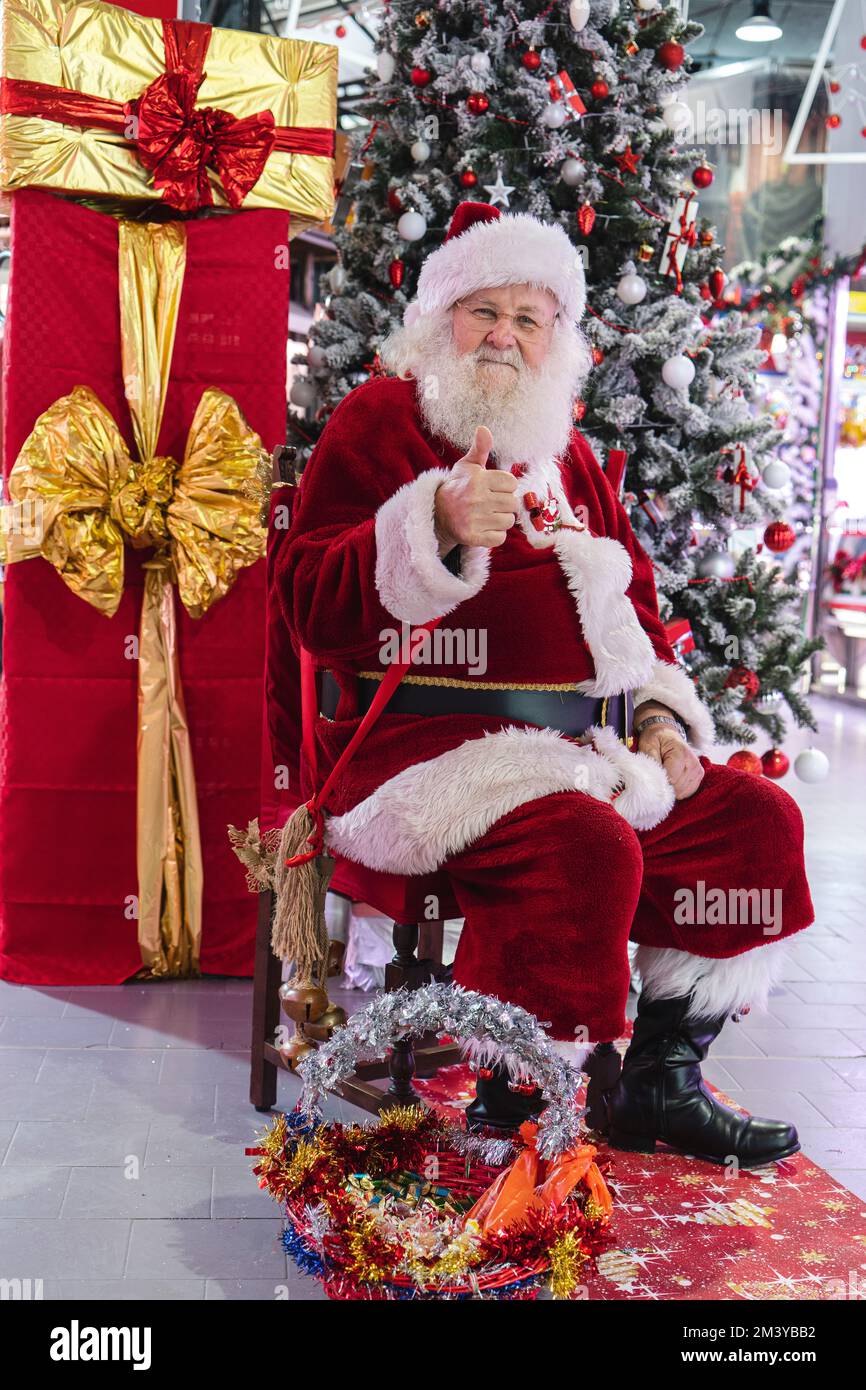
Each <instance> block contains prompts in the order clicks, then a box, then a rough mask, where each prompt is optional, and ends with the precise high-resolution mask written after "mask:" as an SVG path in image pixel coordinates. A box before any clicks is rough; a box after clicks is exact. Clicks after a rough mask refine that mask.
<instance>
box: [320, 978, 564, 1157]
mask: <svg viewBox="0 0 866 1390" xmlns="http://www.w3.org/2000/svg"><path fill="white" fill-rule="evenodd" d="M428 1032H433V1033H437V1034H442V1033H447V1034H448V1036H449V1037H452V1038H457V1039H458V1040H459V1041H460V1042H462V1043H468V1044H473V1043H482V1044H490V1045H492V1050H493V1051H494V1052H495V1054H496V1055H497V1056H498V1057H501V1059H502V1061H503V1062H504V1064H505V1065H506V1066H507V1067H508V1070H509V1072H510V1073H511V1074H512V1075H525V1076H529V1077H531V1078H532V1079H533V1080H534V1081H535V1084H536V1085H537V1086H539V1087H540V1088H541V1091H542V1094H543V1095H544V1098H545V1100H546V1101H547V1108H546V1109H545V1110H544V1111H543V1113H542V1115H541V1117H540V1120H539V1127H538V1150H539V1153H540V1154H541V1155H542V1157H543V1158H553V1157H555V1155H556V1154H559V1153H562V1152H563V1151H564V1150H566V1149H569V1148H571V1147H572V1145H573V1144H575V1143H576V1142H577V1141H578V1139H579V1137H580V1114H579V1111H578V1109H577V1106H576V1104H575V1096H576V1093H577V1088H578V1086H579V1085H580V1072H579V1071H578V1069H577V1068H576V1067H574V1066H572V1065H571V1063H570V1062H567V1061H566V1060H565V1058H564V1057H561V1056H560V1055H559V1053H558V1052H557V1051H556V1049H555V1048H554V1047H553V1046H552V1045H551V1043H550V1040H549V1039H548V1038H547V1036H546V1035H545V1033H544V1031H543V1030H542V1028H541V1027H540V1025H539V1023H538V1020H537V1019H536V1018H535V1016H534V1015H533V1014H530V1013H527V1011H526V1009H521V1008H519V1007H518V1006H517V1005H516V1004H504V1003H503V1002H502V1001H501V1000H499V999H493V998H492V997H491V996H490V995H488V994H478V993H476V992H475V991H474V990H469V989H461V988H460V986H459V985H447V984H430V985H424V986H423V987H422V988H421V989H415V990H407V989H401V990H395V991H393V992H392V993H390V994H382V995H380V996H379V997H378V998H377V999H374V1000H373V1002H372V1003H371V1004H368V1005H367V1007H366V1008H365V1009H362V1010H361V1011H360V1013H356V1014H353V1015H352V1017H351V1018H350V1019H349V1021H348V1023H346V1024H345V1025H344V1027H342V1028H339V1029H337V1031H336V1032H335V1033H334V1036H333V1037H332V1038H331V1040H330V1042H327V1043H325V1044H324V1046H323V1047H321V1048H319V1050H318V1051H317V1052H313V1053H311V1054H310V1055H309V1056H308V1057H306V1058H305V1059H304V1061H303V1062H302V1063H301V1065H300V1067H299V1073H300V1076H301V1079H302V1081H303V1085H304V1089H303V1094H302V1096H301V1102H300V1108H301V1109H302V1110H303V1111H304V1112H305V1113H306V1114H307V1115H308V1116H309V1117H310V1118H311V1119H318V1118H319V1117H320V1115H321V1101H322V1098H323V1097H324V1095H325V1093H326V1092H327V1091H334V1090H336V1089H337V1088H338V1087H339V1086H340V1085H341V1084H342V1082H344V1081H347V1080H348V1079H349V1077H350V1076H351V1075H352V1073H353V1072H354V1070H355V1068H356V1066H357V1064H358V1063H359V1062H366V1061H373V1060H375V1059H378V1058H381V1057H384V1056H385V1054H386V1052H387V1050H388V1048H389V1046H390V1045H391V1043H392V1041H393V1040H394V1039H395V1038H397V1037H400V1036H403V1037H405V1036H407V1035H410V1036H413V1037H414V1036H418V1035H419V1034H422V1033H428Z"/></svg>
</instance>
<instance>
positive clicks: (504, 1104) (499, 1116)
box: [466, 1063, 547, 1133]
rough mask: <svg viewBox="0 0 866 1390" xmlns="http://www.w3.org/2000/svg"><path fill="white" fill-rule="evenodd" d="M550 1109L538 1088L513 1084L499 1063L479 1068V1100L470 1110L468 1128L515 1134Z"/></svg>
mask: <svg viewBox="0 0 866 1390" xmlns="http://www.w3.org/2000/svg"><path fill="white" fill-rule="evenodd" d="M546 1105H547V1101H546V1100H545V1099H544V1097H543V1096H542V1094H541V1091H540V1090H539V1088H538V1087H537V1086H534V1085H532V1084H531V1083H530V1084H529V1085H524V1084H522V1083H520V1082H517V1081H512V1080H511V1078H510V1077H509V1075H508V1072H507V1071H506V1069H505V1068H504V1067H502V1066H500V1065H499V1064H498V1063H496V1064H494V1065H493V1066H490V1067H479V1068H478V1071H477V1073H476V1080H475V1099H474V1100H473V1101H472V1102H471V1103H470V1104H469V1105H467V1107H466V1128H467V1129H470V1130H478V1129H497V1130H500V1131H502V1132H507V1133H513V1132H515V1131H516V1130H518V1129H519V1128H520V1126H521V1125H522V1124H523V1122H524V1120H534V1119H536V1118H537V1117H538V1116H539V1115H540V1114H541V1112H542V1110H543V1109H544V1108H545V1106H546Z"/></svg>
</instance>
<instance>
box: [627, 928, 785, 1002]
mask: <svg viewBox="0 0 866 1390" xmlns="http://www.w3.org/2000/svg"><path fill="white" fill-rule="evenodd" d="M786 956H787V942H785V941H769V942H767V944H766V945H765V946H755V947H754V948H753V949H752V950H750V951H744V952H743V953H742V954H741V955H739V956H725V957H724V958H723V959H721V960H715V959H711V958H710V957H708V956H693V955H692V954H691V953H690V952H689V951H677V950H674V949H673V947H667V946H665V947H658V946H638V948H637V951H636V952H635V964H636V965H637V968H638V970H639V971H640V975H641V980H642V981H643V988H644V989H645V990H646V992H647V995H648V996H649V998H651V999H680V998H682V997H683V996H684V995H686V994H691V996H692V1000H691V1004H690V1005H689V1011H688V1014H687V1018H689V1019H697V1018H719V1017H720V1016H721V1015H722V1014H732V1013H736V1012H737V1011H738V1010H739V1009H742V1008H744V1007H745V1006H746V1005H747V1004H750V1005H752V1007H753V1008H758V1009H763V1008H766V1005H767V998H768V996H769V993H770V990H771V989H772V987H773V985H774V984H776V982H777V981H778V979H779V977H780V975H781V972H782V967H783V966H784V964H785V959H786Z"/></svg>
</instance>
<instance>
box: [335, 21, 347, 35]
mask: <svg viewBox="0 0 866 1390" xmlns="http://www.w3.org/2000/svg"><path fill="white" fill-rule="evenodd" d="M334 33H335V34H336V35H337V38H338V39H344V38H345V37H346V26H345V24H338V25H337V27H336V29H335V30H334Z"/></svg>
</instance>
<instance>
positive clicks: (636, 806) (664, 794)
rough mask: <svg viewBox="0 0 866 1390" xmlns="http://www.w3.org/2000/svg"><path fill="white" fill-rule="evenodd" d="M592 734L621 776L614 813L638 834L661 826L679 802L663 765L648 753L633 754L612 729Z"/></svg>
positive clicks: (596, 729)
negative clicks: (620, 785)
mask: <svg viewBox="0 0 866 1390" xmlns="http://www.w3.org/2000/svg"><path fill="white" fill-rule="evenodd" d="M589 733H590V735H591V736H592V742H593V746H594V747H595V748H596V749H597V750H598V752H599V753H600V754H601V756H602V757H603V758H606V759H607V761H608V762H609V763H612V764H613V766H614V767H615V768H616V770H617V773H618V774H619V780H620V782H621V784H622V791H621V792H620V793H619V795H618V796H617V798H616V800H615V801H614V803H613V808H614V810H615V811H618V812H619V814H620V815H621V816H622V818H623V820H627V821H628V823H629V825H631V826H633V827H634V829H635V830H652V829H653V827H654V826H656V825H660V824H661V822H662V821H663V820H664V819H665V817H666V816H668V815H669V814H670V812H671V810H672V808H673V804H674V801H675V799H676V798H675V796H674V789H673V787H672V786H671V784H670V781H669V780H668V776H667V773H666V772H665V770H664V768H663V767H662V766H661V764H660V763H657V762H656V760H655V758H650V757H648V756H647V754H646V753H632V752H631V751H630V750H629V749H628V748H626V746H625V744H624V743H622V742H621V741H620V740H619V739H618V738H617V736H616V734H615V733H614V731H613V729H611V728H605V729H601V728H598V726H596V727H594V728H592V729H590V730H589Z"/></svg>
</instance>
